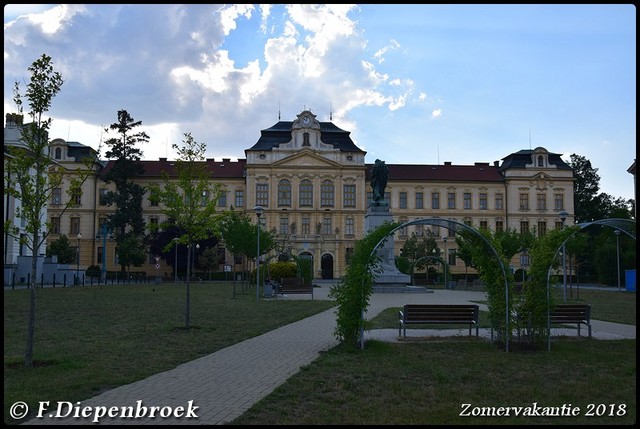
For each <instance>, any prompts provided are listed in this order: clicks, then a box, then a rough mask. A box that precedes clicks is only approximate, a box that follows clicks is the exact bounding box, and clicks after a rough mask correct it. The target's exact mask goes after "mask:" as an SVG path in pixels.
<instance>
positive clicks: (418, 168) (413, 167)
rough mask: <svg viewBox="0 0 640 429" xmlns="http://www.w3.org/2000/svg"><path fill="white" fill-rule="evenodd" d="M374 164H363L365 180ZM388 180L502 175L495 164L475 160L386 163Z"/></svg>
mask: <svg viewBox="0 0 640 429" xmlns="http://www.w3.org/2000/svg"><path fill="white" fill-rule="evenodd" d="M373 165H374V164H365V166H366V167H367V170H366V180H367V181H370V180H371V169H372V167H373ZM387 167H389V178H388V181H396V180H407V181H436V182H437V181H442V182H469V181H476V182H503V181H504V177H503V176H502V174H501V173H500V170H499V168H498V167H497V166H495V165H493V166H492V165H489V163H488V162H487V163H485V162H476V163H475V164H474V165H452V164H451V163H450V162H445V163H444V165H429V164H422V165H421V164H387Z"/></svg>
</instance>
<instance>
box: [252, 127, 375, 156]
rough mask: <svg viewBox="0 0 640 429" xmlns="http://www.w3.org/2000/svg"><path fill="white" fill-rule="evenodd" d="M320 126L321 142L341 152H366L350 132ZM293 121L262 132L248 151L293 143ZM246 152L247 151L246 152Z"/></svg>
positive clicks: (269, 148)
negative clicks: (355, 141) (350, 135)
mask: <svg viewBox="0 0 640 429" xmlns="http://www.w3.org/2000/svg"><path fill="white" fill-rule="evenodd" d="M318 123H319V124H320V140H322V142H323V143H327V144H331V145H333V147H335V148H336V149H339V150H340V151H341V152H364V151H363V150H362V149H360V148H359V147H358V146H356V144H355V143H354V142H353V140H351V137H349V134H351V133H350V132H349V131H345V130H343V129H341V128H338V127H336V126H335V125H334V124H333V122H318ZM292 126H293V121H279V122H278V123H276V124H275V125H274V126H272V127H271V128H267V129H265V130H261V131H260V139H258V142H257V143H256V144H254V145H253V147H251V148H250V149H247V150H271V149H273V148H274V147H276V146H279V145H280V144H282V143H288V142H290V141H291V139H292V137H291V127H292ZM245 152H246V150H245Z"/></svg>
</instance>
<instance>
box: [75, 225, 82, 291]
mask: <svg viewBox="0 0 640 429" xmlns="http://www.w3.org/2000/svg"><path fill="white" fill-rule="evenodd" d="M81 238H82V234H80V233H78V235H76V239H77V243H78V244H77V246H76V284H80V239H81Z"/></svg>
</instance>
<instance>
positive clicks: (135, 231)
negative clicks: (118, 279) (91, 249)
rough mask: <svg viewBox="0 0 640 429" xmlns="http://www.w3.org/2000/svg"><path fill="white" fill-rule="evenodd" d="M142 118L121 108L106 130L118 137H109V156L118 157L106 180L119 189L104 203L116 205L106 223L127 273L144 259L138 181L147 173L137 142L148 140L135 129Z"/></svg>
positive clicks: (143, 228)
mask: <svg viewBox="0 0 640 429" xmlns="http://www.w3.org/2000/svg"><path fill="white" fill-rule="evenodd" d="M140 125H142V121H136V120H134V119H133V118H132V117H131V115H129V113H128V112H127V111H126V110H119V111H118V122H115V123H113V124H111V125H110V126H109V128H107V129H106V130H105V131H106V132H115V133H116V134H117V135H118V136H117V137H112V138H109V139H108V140H106V141H105V145H106V146H108V147H109V149H108V150H107V152H106V154H105V155H106V157H107V158H109V159H115V162H114V163H113V165H112V167H111V169H110V170H108V171H107V172H106V173H105V175H104V179H105V181H106V182H107V183H110V182H113V183H114V184H115V186H116V190H115V192H114V191H109V192H108V193H107V195H106V196H105V203H106V204H107V205H109V206H111V205H115V206H116V209H115V212H114V213H113V214H111V215H109V216H108V218H107V223H108V227H109V229H110V230H111V231H113V235H114V239H115V241H116V243H117V249H118V251H117V256H118V263H119V264H120V270H121V271H122V273H125V272H126V268H127V267H130V266H131V265H133V266H136V267H139V266H140V265H142V264H143V263H144V261H145V255H146V253H147V252H146V248H145V243H144V239H145V222H144V218H143V217H142V198H143V196H144V194H145V188H144V187H143V186H141V185H139V184H137V183H136V182H135V179H136V178H137V177H139V176H141V175H142V174H144V167H143V166H142V163H141V162H140V159H141V157H142V151H141V149H139V148H138V147H136V145H138V144H142V143H148V142H149V136H148V135H147V133H145V132H144V131H141V132H135V130H136V129H137V127H139V126H140Z"/></svg>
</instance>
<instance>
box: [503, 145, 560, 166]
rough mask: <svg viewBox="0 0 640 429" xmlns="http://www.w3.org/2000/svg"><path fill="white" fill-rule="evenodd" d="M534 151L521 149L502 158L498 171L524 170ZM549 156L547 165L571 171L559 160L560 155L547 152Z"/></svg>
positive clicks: (529, 162)
mask: <svg viewBox="0 0 640 429" xmlns="http://www.w3.org/2000/svg"><path fill="white" fill-rule="evenodd" d="M534 152H535V151H534V150H532V149H523V150H519V151H518V152H515V153H512V154H511V155H508V156H506V157H505V158H502V161H503V162H502V165H501V166H500V170H505V169H507V168H525V167H526V165H527V164H531V162H532V160H531V155H532V154H533V153H534ZM547 155H549V163H550V164H553V165H555V166H557V167H558V169H560V170H572V168H571V167H569V165H568V164H567V163H566V162H564V161H563V160H562V158H560V155H559V154H557V153H551V152H547Z"/></svg>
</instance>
